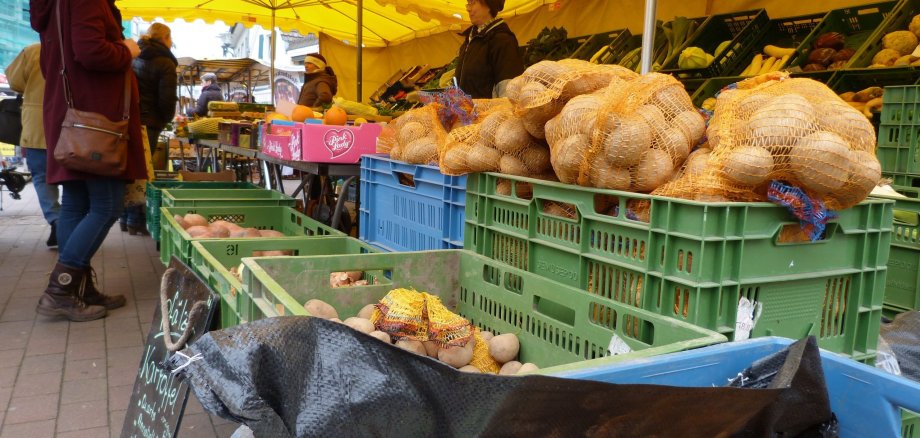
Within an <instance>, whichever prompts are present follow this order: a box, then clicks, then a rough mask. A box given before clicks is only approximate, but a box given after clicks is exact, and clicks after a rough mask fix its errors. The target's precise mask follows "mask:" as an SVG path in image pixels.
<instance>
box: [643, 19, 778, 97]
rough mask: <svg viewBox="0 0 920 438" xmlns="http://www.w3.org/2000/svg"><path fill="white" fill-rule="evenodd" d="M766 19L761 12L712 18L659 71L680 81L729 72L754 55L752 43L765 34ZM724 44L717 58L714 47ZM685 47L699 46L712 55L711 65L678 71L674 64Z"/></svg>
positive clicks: (678, 67) (676, 64) (676, 63)
mask: <svg viewBox="0 0 920 438" xmlns="http://www.w3.org/2000/svg"><path fill="white" fill-rule="evenodd" d="M769 23H770V18H769V17H768V16H767V12H766V11H765V10H763V9H757V10H753V11H744V12H733V13H730V14H720V15H713V16H711V17H709V18H707V19H706V21H705V22H704V23H703V24H702V25H701V26H700V27H699V28H698V29H697V30H696V32H694V33H693V35H691V36H690V37H689V38H688V39H687V41H686V42H685V43H684V45H682V46H681V47H680V49H679V51H678V52H677V53H676V54H674V55H672V56H671V58H670V59H668V60H666V61H665V63H664V64H663V66H662V69H661V72H662V73H667V74H672V75H674V77H676V78H678V79H680V80H681V81H683V80H685V79H705V78H712V77H718V76H722V74H727V73H731V72H733V71H734V70H735V69H736V68H737V66H738V65H739V64H740V63H741V62H743V61H744V60H748V61H750V59H751V57H752V56H753V54H754V46H753V45H752V43H753V42H754V41H758V40H759V39H760V38H761V37H762V36H763V34H764V33H765V32H766V31H767V27H768V25H769ZM724 41H731V43H730V44H729V45H728V47H727V48H726V49H725V50H723V51H722V52H721V53H719V54H718V55H716V54H715V51H716V48H717V47H718V46H719V45H720V44H721V43H722V42H724ZM688 47H699V48H701V49H703V51H704V52H706V53H709V54H711V55H714V56H715V58H714V59H713V61H712V63H711V64H709V65H708V66H706V67H703V68H697V69H682V68H680V66H679V65H678V62H679V58H680V53H681V51H682V50H684V49H686V48H688Z"/></svg>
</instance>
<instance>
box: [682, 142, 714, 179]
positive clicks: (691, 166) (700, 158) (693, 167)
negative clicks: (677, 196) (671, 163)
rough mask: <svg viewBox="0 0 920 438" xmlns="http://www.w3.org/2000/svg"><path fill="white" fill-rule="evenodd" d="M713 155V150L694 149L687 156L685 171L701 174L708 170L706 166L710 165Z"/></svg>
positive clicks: (694, 174) (696, 174)
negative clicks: (710, 158)
mask: <svg viewBox="0 0 920 438" xmlns="http://www.w3.org/2000/svg"><path fill="white" fill-rule="evenodd" d="M711 156H712V150H710V149H705V148H700V149H697V150H695V151H693V153H692V154H690V157H689V158H687V162H686V164H685V165H684V173H686V174H689V175H693V176H700V175H702V174H703V172H705V171H706V167H707V166H708V165H709V157H711Z"/></svg>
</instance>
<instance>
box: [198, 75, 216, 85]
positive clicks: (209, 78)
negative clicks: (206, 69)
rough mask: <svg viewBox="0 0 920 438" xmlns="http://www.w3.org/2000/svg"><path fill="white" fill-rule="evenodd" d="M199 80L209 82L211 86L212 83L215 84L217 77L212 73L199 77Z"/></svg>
mask: <svg viewBox="0 0 920 438" xmlns="http://www.w3.org/2000/svg"><path fill="white" fill-rule="evenodd" d="M201 80H202V82H203V81H210V82H211V83H212V84H213V83H215V82H217V75H216V74H214V73H205V74H203V75H201Z"/></svg>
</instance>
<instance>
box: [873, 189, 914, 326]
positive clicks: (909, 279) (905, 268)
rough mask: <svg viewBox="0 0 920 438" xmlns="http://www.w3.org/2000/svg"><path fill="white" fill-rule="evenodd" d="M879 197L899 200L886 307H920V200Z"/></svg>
mask: <svg viewBox="0 0 920 438" xmlns="http://www.w3.org/2000/svg"><path fill="white" fill-rule="evenodd" d="M877 198H879V199H887V200H891V201H894V203H895V204H894V230H893V231H892V233H891V254H890V256H889V258H888V279H887V281H886V283H885V306H886V307H890V308H892V309H895V310H901V311H906V310H914V309H920V200H918V199H904V198H896V197H890V196H877ZM898 313H899V312H898Z"/></svg>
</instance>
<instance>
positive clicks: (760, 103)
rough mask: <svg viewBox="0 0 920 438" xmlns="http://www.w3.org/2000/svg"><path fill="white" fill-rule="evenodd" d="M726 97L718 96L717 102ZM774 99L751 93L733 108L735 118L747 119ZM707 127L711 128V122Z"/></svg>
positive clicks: (762, 94) (769, 96)
mask: <svg viewBox="0 0 920 438" xmlns="http://www.w3.org/2000/svg"><path fill="white" fill-rule="evenodd" d="M727 96H728V95H727V94H726V93H724V92H723V93H722V94H721V95H720V96H719V97H720V99H719V100H722V99H721V98H725V97H727ZM774 99H775V98H774V97H773V96H771V95H769V94H764V93H751V94H749V95H747V96H746V97H745V98H744V99H742V100H741V102H739V103H738V105H737V106H736V107H735V113H736V117H737V118H738V119H739V120H744V119H747V118H749V117H750V116H751V115H752V114H754V112H756V111H757V110H759V109H760V108H763V107H765V106H767V105H768V104H769V103H770V102H773V100H774ZM709 126H710V127H711V126H712V120H710V121H709Z"/></svg>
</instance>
